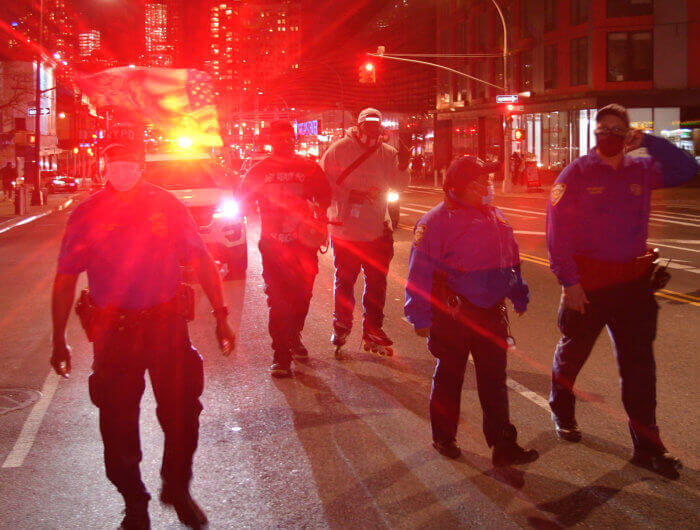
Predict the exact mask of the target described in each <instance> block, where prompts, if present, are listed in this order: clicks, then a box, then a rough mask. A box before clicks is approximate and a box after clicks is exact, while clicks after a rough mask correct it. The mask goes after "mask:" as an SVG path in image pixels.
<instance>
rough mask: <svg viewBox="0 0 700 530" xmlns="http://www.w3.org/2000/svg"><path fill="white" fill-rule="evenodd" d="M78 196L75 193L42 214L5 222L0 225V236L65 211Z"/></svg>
mask: <svg viewBox="0 0 700 530" xmlns="http://www.w3.org/2000/svg"><path fill="white" fill-rule="evenodd" d="M79 195H80V193H76V194H74V195H72V196H71V197H70V198H69V199H66V200H65V201H63V202H62V203H61V204H59V205H57V206H54V207H53V208H51V209H50V210H46V211H44V212H41V213H38V214H36V215H30V216H28V217H22V218H20V219H12V220H10V221H5V222H4V223H0V234H4V233H5V232H8V231H10V230H12V229H13V228H17V227H18V226H22V225H26V224H29V223H31V222H34V221H36V220H37V219H41V218H42V217H46V216H47V215H51V214H52V213H56V212H60V211H61V210H65V209H66V208H68V207H69V206H70V205H71V204H73V203H74V202H75V201H76V198H77V197H78V196H79Z"/></svg>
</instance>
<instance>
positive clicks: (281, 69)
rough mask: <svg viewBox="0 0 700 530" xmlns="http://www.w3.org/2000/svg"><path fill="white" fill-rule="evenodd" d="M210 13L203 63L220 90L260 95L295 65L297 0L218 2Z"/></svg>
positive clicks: (298, 40)
mask: <svg viewBox="0 0 700 530" xmlns="http://www.w3.org/2000/svg"><path fill="white" fill-rule="evenodd" d="M209 15H210V16H209V30H210V46H209V55H208V59H207V62H206V64H207V66H208V69H209V71H210V73H211V74H212V75H213V77H214V78H215V79H217V80H219V81H221V87H222V89H223V90H224V91H226V92H238V93H239V94H242V95H243V96H245V95H249V94H253V95H261V93H262V94H264V91H265V90H266V89H267V88H268V87H271V86H273V84H274V83H275V82H276V81H279V80H280V79H281V76H282V75H283V74H284V73H285V72H287V71H289V70H290V69H291V70H294V69H298V68H299V57H300V54H301V34H300V24H301V3H300V2H298V1H283V2H252V1H251V2H249V1H241V0H238V1H233V2H231V1H228V2H226V1H222V2H220V3H217V4H215V5H213V6H211V8H210V13H209Z"/></svg>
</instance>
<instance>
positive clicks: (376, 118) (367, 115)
mask: <svg viewBox="0 0 700 530" xmlns="http://www.w3.org/2000/svg"><path fill="white" fill-rule="evenodd" d="M366 121H373V122H379V123H380V124H381V123H382V113H381V112H379V111H378V110H377V109H373V108H372V107H367V108H366V109H364V110H363V111H362V112H360V115H359V116H358V117H357V124H358V125H359V124H361V123H364V122H366Z"/></svg>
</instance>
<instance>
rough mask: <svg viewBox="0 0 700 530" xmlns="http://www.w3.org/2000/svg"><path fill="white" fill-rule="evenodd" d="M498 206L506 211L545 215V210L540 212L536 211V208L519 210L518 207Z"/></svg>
mask: <svg viewBox="0 0 700 530" xmlns="http://www.w3.org/2000/svg"><path fill="white" fill-rule="evenodd" d="M498 208H499V209H500V210H505V211H507V212H522V213H531V214H534V215H540V216H542V217H544V216H545V215H547V214H546V213H545V212H540V211H538V210H521V209H520V208H509V207H506V206H498Z"/></svg>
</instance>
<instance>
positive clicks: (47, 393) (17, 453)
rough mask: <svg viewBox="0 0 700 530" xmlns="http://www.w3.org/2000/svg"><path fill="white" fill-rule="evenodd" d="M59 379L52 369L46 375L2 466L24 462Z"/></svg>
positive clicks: (11, 465) (14, 465)
mask: <svg viewBox="0 0 700 530" xmlns="http://www.w3.org/2000/svg"><path fill="white" fill-rule="evenodd" d="M59 380H60V377H59V376H58V375H56V373H55V372H53V370H52V371H51V372H49V375H48V376H46V380H45V381H44V386H42V387H41V399H39V401H37V402H36V403H35V404H34V406H33V407H32V410H31V412H30V413H29V416H27V419H26V420H25V421H24V425H23V426H22V430H21V431H20V433H19V437H18V438H17V441H16V442H15V445H14V447H13V448H12V451H10V454H9V455H7V458H6V459H5V462H4V463H3V464H2V467H3V468H14V467H21V466H22V464H23V463H24V459H25V458H26V457H27V455H28V454H29V451H30V450H31V448H32V445H34V440H36V435H37V433H38V432H39V427H41V422H42V421H43V419H44V415H45V414H46V411H47V410H48V408H49V405H50V404H51V400H52V399H53V395H54V392H56V388H57V387H58V382H59Z"/></svg>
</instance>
